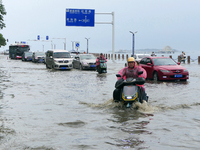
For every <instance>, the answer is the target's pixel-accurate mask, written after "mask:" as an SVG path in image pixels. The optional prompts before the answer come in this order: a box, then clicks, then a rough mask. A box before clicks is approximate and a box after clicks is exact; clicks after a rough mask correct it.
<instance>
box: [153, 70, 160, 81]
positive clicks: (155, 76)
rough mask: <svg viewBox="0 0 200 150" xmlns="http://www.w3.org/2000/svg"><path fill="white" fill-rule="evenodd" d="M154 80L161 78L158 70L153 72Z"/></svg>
mask: <svg viewBox="0 0 200 150" xmlns="http://www.w3.org/2000/svg"><path fill="white" fill-rule="evenodd" d="M153 80H154V81H158V80H159V78H158V73H157V72H154V73H153Z"/></svg>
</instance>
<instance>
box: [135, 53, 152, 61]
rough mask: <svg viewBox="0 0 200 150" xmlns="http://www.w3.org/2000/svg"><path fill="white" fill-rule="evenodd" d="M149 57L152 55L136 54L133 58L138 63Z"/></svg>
mask: <svg viewBox="0 0 200 150" xmlns="http://www.w3.org/2000/svg"><path fill="white" fill-rule="evenodd" d="M148 56H150V54H135V55H134V56H133V58H135V60H136V61H140V60H141V59H142V58H144V57H148Z"/></svg>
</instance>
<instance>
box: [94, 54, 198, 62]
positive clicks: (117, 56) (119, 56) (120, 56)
mask: <svg viewBox="0 0 200 150" xmlns="http://www.w3.org/2000/svg"><path fill="white" fill-rule="evenodd" d="M95 54H96V55H95V56H99V54H98V53H95ZM104 56H105V57H106V58H107V59H111V60H113V54H104ZM130 56H131V54H115V55H114V60H124V59H126V60H127V59H128V58H129V57H130ZM162 56H163V57H164V55H162ZM169 57H170V58H172V55H169ZM173 59H174V58H173ZM174 60H176V61H178V62H181V57H180V56H178V58H177V59H174ZM196 60H197V61H198V64H200V56H198V58H197V59H192V58H190V56H187V59H186V62H187V63H188V64H190V62H191V61H193V62H194V61H196Z"/></svg>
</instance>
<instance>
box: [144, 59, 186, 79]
mask: <svg viewBox="0 0 200 150" xmlns="http://www.w3.org/2000/svg"><path fill="white" fill-rule="evenodd" d="M140 66H141V67H142V68H144V69H145V70H146V72H147V78H148V79H153V80H156V81H157V80H181V81H186V80H187V79H189V72H188V70H187V69H186V68H184V67H183V66H181V65H180V63H176V62H175V61H174V60H173V59H171V58H169V57H145V58H143V59H141V61H140Z"/></svg>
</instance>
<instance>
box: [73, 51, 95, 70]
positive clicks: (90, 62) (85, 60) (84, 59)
mask: <svg viewBox="0 0 200 150" xmlns="http://www.w3.org/2000/svg"><path fill="white" fill-rule="evenodd" d="M73 67H74V68H77V69H80V70H82V69H92V70H96V57H95V56H94V55H92V54H79V55H76V56H75V58H74V60H73Z"/></svg>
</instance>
